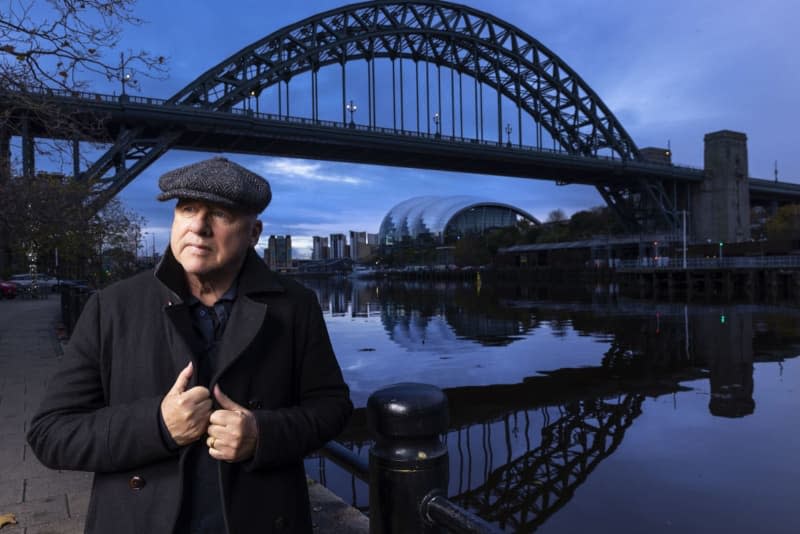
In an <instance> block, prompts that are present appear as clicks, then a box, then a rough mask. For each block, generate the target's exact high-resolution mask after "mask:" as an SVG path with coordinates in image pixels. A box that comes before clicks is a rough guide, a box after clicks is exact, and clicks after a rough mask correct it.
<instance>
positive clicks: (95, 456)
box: [28, 250, 352, 534]
mask: <svg viewBox="0 0 800 534" xmlns="http://www.w3.org/2000/svg"><path fill="white" fill-rule="evenodd" d="M188 295H189V293H188V288H187V286H186V282H185V277H184V272H183V269H182V267H181V266H180V264H179V263H178V262H177V261H176V260H175V258H174V256H172V254H171V253H170V252H169V251H167V253H166V255H165V258H164V260H163V261H162V262H161V264H160V265H159V267H158V269H157V270H156V273H155V276H153V272H147V273H142V274H139V275H136V276H134V277H132V278H130V279H128V280H125V281H122V282H119V283H117V284H114V285H112V286H109V287H108V288H106V289H104V290H102V291H98V292H96V293H95V294H94V295H93V296H92V297H91V298H90V299H89V301H88V303H87V304H86V307H85V308H84V311H83V313H82V314H81V317H80V319H79V321H78V324H77V325H76V328H75V331H74V332H73V334H72V337H71V338H70V341H69V344H68V345H67V347H66V350H65V353H64V357H63V359H62V362H61V365H60V367H59V370H58V371H57V373H56V374H55V375H54V376H53V378H52V379H51V380H50V382H49V386H48V388H47V393H46V394H45V397H44V399H43V401H42V404H41V407H40V409H39V411H38V413H37V414H36V415H35V416H34V418H33V419H32V421H31V427H30V430H29V432H28V442H29V443H30V445H31V448H32V450H33V451H34V453H35V454H36V456H37V457H38V458H39V459H40V460H41V461H42V463H44V464H45V465H47V466H48V467H51V468H54V469H76V470H83V471H93V472H95V477H94V485H93V489H92V497H91V502H90V505H89V510H88V513H87V520H86V531H87V532H93V533H94V532H96V533H101V534H106V533H109V532H113V533H114V534H124V533H131V534H133V533H137V534H139V533H148V534H159V533H164V534H169V533H172V532H173V529H174V528H175V523H176V520H177V518H178V514H179V511H180V507H181V496H182V495H183V493H184V492H183V488H182V484H183V480H184V461H185V458H186V455H187V452H188V449H189V447H205V444H204V440H200V441H198V442H195V443H194V444H192V445H189V446H187V447H182V448H181V449H180V450H178V451H177V452H174V451H172V450H170V448H169V447H168V446H167V444H166V443H164V441H163V438H162V434H161V431H160V428H159V427H160V424H161V423H160V407H161V401H162V399H163V397H164V395H165V394H166V393H167V391H168V390H169V389H170V388H171V387H172V384H173V383H174V382H175V378H176V377H177V376H178V373H179V372H180V370H181V369H183V368H184V367H185V366H186V365H187V364H188V363H189V361H190V359H194V358H195V356H194V354H195V351H196V350H197V348H198V347H197V345H198V343H199V340H198V339H197V338H196V334H194V331H193V329H192V324H191V317H190V312H189V308H188V306H187V305H186V304H185V300H186V298H187V297H188ZM194 368H195V369H197V368H198V366H197V363H196V362H195V365H194ZM192 380H193V382H192V383H191V384H190V386H189V387H192V386H194V385H196V373H195V375H194V376H193V377H192ZM217 383H218V384H219V385H220V388H221V389H222V391H224V392H225V393H227V395H228V396H229V397H230V398H231V399H233V400H234V401H235V402H237V403H238V404H240V405H242V406H245V407H247V408H248V409H249V410H251V411H252V412H253V414H254V415H255V417H256V420H257V423H258V433H259V436H258V447H257V450H256V452H255V455H254V457H253V458H252V459H250V460H247V461H244V462H241V463H227V462H220V463H219V481H220V485H221V488H222V492H221V493H222V500H223V510H224V516H225V521H226V524H227V526H228V532H229V533H230V534H240V533H242V534H246V533H256V532H257V533H259V534H261V533H269V532H311V522H310V521H311V520H310V511H309V503H308V490H307V484H306V479H305V472H304V469H303V457H304V456H306V455H307V454H309V453H310V452H312V451H314V450H316V449H318V448H320V447H321V446H322V445H323V444H324V443H325V442H327V441H329V440H331V439H333V438H334V437H335V436H336V435H337V434H338V433H339V432H340V431H341V430H342V428H343V427H344V425H345V423H346V422H347V419H348V417H349V415H350V413H351V411H352V404H351V403H350V399H349V392H348V388H347V386H346V385H345V383H344V381H343V379H342V374H341V371H340V369H339V365H338V363H337V361H336V358H335V356H334V353H333V349H332V347H331V343H330V340H329V338H328V333H327V329H326V327H325V323H324V321H323V318H322V312H321V310H320V307H319V304H318V302H317V299H316V296H315V295H314V294H313V293H312V292H311V291H310V290H308V289H306V288H304V287H303V286H301V285H300V284H298V283H296V282H294V281H292V280H291V279H288V278H285V277H281V276H279V275H277V274H275V273H273V272H271V271H270V270H269V269H268V268H267V267H266V265H264V262H263V261H262V260H261V259H260V258H259V257H258V255H257V254H256V253H255V251H254V250H250V251H249V252H248V256H247V259H246V260H245V264H244V266H243V268H242V272H241V274H240V277H239V285H238V291H237V298H236V301H235V303H234V305H233V308H232V310H231V315H230V318H229V319H228V323H227V326H226V328H225V332H224V334H223V337H222V340H221V341H220V345H219V354H218V363H217V372H216V374H215V375H214V376H213V377H212V379H211V386H212V388H213V385H214V384H217Z"/></svg>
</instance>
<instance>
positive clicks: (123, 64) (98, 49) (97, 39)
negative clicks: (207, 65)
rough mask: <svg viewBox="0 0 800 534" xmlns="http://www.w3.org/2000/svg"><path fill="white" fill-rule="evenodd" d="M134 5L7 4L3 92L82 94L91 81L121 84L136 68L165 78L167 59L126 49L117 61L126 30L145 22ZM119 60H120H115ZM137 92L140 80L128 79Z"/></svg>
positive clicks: (2, 25)
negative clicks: (105, 80) (132, 69)
mask: <svg viewBox="0 0 800 534" xmlns="http://www.w3.org/2000/svg"><path fill="white" fill-rule="evenodd" d="M135 3H136V2H135V0H8V1H7V2H4V4H5V7H4V8H2V12H1V13H0V15H1V17H2V18H0V87H3V88H5V89H10V90H15V91H29V90H37V89H48V88H50V89H53V88H58V89H65V90H81V89H85V88H87V87H88V86H89V84H90V83H91V80H92V78H96V77H98V76H99V77H104V78H106V79H108V80H112V79H118V78H119V77H120V76H124V75H125V73H126V72H127V71H128V70H129V69H131V68H133V67H137V68H139V69H141V71H142V72H143V73H145V74H148V73H155V74H156V75H158V74H163V73H164V72H165V58H164V57H163V56H154V55H152V54H150V53H149V52H147V51H141V50H140V51H132V50H128V51H127V54H126V55H122V56H117V55H116V54H117V52H118V51H117V50H116V48H117V46H118V44H119V39H120V36H121V33H122V30H123V28H124V27H125V26H138V25H140V24H142V20H141V19H139V18H138V17H136V16H135V15H134V13H133V7H134V5H135ZM118 58H121V61H117V60H118ZM126 83H127V84H128V85H129V86H130V87H132V88H135V87H136V83H137V81H136V79H129V80H126Z"/></svg>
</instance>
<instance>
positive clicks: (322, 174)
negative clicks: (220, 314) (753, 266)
mask: <svg viewBox="0 0 800 534" xmlns="http://www.w3.org/2000/svg"><path fill="white" fill-rule="evenodd" d="M464 3H465V4H466V5H468V6H470V7H474V8H476V9H479V10H482V11H486V12H489V13H491V14H493V15H494V16H496V17H498V18H500V19H503V20H505V21H512V22H513V23H514V25H516V26H517V27H518V28H519V29H521V30H522V31H524V32H526V33H528V34H529V35H531V36H533V37H534V38H535V39H537V40H538V41H539V42H540V43H542V44H543V45H544V46H545V47H547V48H549V49H550V50H551V51H553V52H554V53H555V54H556V55H558V56H559V57H560V58H561V59H562V60H563V61H564V62H566V63H567V64H568V65H569V66H570V67H572V69H574V70H575V71H576V72H577V73H578V74H579V75H580V76H581V78H582V79H583V80H584V81H585V82H586V83H587V84H588V85H589V86H590V87H591V88H592V89H593V90H594V91H595V93H596V94H598V95H599V97H600V98H601V99H602V100H603V101H604V102H605V103H606V104H607V106H608V107H609V108H610V109H611V111H612V112H613V113H614V114H615V115H616V117H617V118H618V119H619V121H620V122H621V123H622V125H623V127H624V128H625V129H626V130H627V132H628V133H629V134H630V135H631V136H632V138H633V139H634V141H635V142H636V144H637V146H639V147H647V146H659V147H666V146H667V144H668V143H669V145H670V147H671V149H672V153H673V162H674V163H677V164H682V165H690V166H695V167H702V166H703V136H704V135H705V134H706V133H709V132H714V131H718V130H723V129H728V130H735V131H739V132H744V133H745V134H746V135H747V138H748V148H749V167H750V169H749V171H750V176H752V177H757V178H768V179H773V178H774V170H775V166H776V162H777V168H778V176H779V179H780V180H781V181H787V182H794V183H800V155H798V151H797V150H796V145H797V140H796V139H797V138H796V123H797V121H798V118H800V116H798V115H799V112H798V107H797V105H796V103H797V101H798V95H800V68H798V60H797V53H798V51H800V50H799V48H800V47H798V45H797V40H796V39H795V38H794V35H795V32H796V26H797V21H798V20H800V2H796V1H794V0H762V1H760V2H752V1H749V0H672V1H670V2H663V1H656V0H641V1H639V2H630V1H628V0H606V1H602V2H601V1H591V0H466V1H465V2H464ZM345 4H346V2H339V1H335V0H303V1H297V2H275V1H264V0H260V1H255V0H252V1H251V0H243V1H236V0H231V1H229V2H227V3H225V4H224V6H223V5H222V4H221V3H217V2H205V1H202V2H201V1H198V0H193V1H188V0H170V1H169V2H164V1H163V0H140V1H139V2H138V3H137V6H136V14H137V15H138V16H140V17H141V18H143V19H144V20H145V21H147V22H146V23H145V24H144V25H143V26H140V27H137V28H132V29H128V30H126V32H125V34H124V36H123V42H122V46H123V47H124V48H127V49H147V50H150V51H152V52H153V53H155V54H159V55H165V56H167V57H168V58H169V75H168V77H167V78H166V79H160V80H156V79H147V78H146V77H144V76H141V75H139V74H136V73H134V74H135V75H137V81H138V83H139V85H140V90H139V94H141V95H145V96H151V97H159V98H168V97H170V96H172V95H173V94H174V93H176V92H177V91H178V90H180V89H181V88H182V87H184V86H185V85H187V84H189V83H190V82H191V81H192V80H194V79H195V78H196V77H198V76H199V75H200V74H202V73H203V72H205V71H206V70H207V69H209V68H210V67H212V66H214V65H216V64H217V63H219V62H220V61H222V60H223V59H225V58H226V57H228V56H230V55H232V54H234V53H235V52H237V51H238V50H240V49H241V48H244V47H245V46H247V45H249V44H250V43H252V42H254V41H257V40H259V39H260V38H262V37H264V36H266V35H268V34H270V33H272V32H274V31H276V30H279V29H280V28H282V27H284V26H286V25H288V24H291V23H293V22H296V21H299V20H301V19H304V18H306V17H309V16H312V15H315V14H317V13H321V12H323V11H326V10H329V9H334V8H337V7H340V6H343V5H345ZM320 80H321V82H320V83H321V94H323V95H326V94H327V93H332V92H334V91H336V92H338V91H339V86H338V84H339V83H340V82H339V78H338V77H337V76H329V77H326V76H321V77H320ZM379 83H380V82H379ZM93 89H94V90H96V91H97V92H107V93H111V92H112V91H118V89H119V87H118V83H116V82H113V81H112V82H111V83H108V84H106V83H105V82H103V83H99V84H97V85H96V86H95V87H94V88H93ZM365 100H366V97H365V98H364V100H362V102H364V101H365ZM364 104H365V102H364ZM365 108H366V106H365V105H364V106H363V108H362V110H361V111H360V112H358V113H357V115H356V120H357V121H359V118H360V119H361V120H362V121H363V122H366V112H365ZM293 111H294V110H293ZM293 114H294V113H293ZM298 114H299V111H298ZM203 157H204V155H203V154H198V153H189V152H180V151H175V150H172V151H169V152H168V153H167V154H166V155H164V156H162V157H161V158H160V159H159V160H157V162H155V163H154V164H153V165H151V166H150V167H149V168H148V169H147V170H146V171H145V172H144V173H143V174H141V175H140V176H139V177H138V178H137V179H136V180H135V181H134V182H133V183H132V184H130V185H129V186H127V187H126V189H125V190H123V192H122V193H121V194H120V198H121V199H122V200H123V202H124V203H125V204H126V206H127V207H128V208H130V209H132V210H134V211H136V212H137V213H139V214H141V215H142V216H144V217H145V218H146V219H147V221H148V222H147V225H146V227H145V231H146V232H148V236H149V237H148V236H146V237H145V238H146V239H147V241H148V246H152V245H151V244H152V242H153V241H154V242H155V246H156V248H157V249H159V250H161V249H163V247H165V246H166V243H167V240H168V231H169V224H170V218H171V205H169V204H162V203H158V202H156V201H155V200H154V199H155V196H156V195H157V193H158V187H157V181H158V177H159V176H160V175H161V174H163V173H164V172H166V171H167V170H170V169H173V168H175V167H177V166H180V165H184V164H187V163H191V162H193V161H197V160H199V159H202V158H203ZM228 157H229V158H231V159H233V160H234V161H237V162H239V163H241V164H243V165H245V166H246V167H248V168H250V169H252V170H254V171H256V172H259V173H261V174H263V175H264V176H265V177H267V178H268V180H269V181H270V183H271V186H272V189H273V201H272V204H271V205H270V207H269V208H267V210H266V211H265V212H264V213H263V214H262V217H261V218H262V221H263V222H264V234H263V239H262V241H261V243H260V244H259V247H257V248H258V249H261V248H263V246H265V244H266V238H267V237H268V236H269V235H270V234H290V235H292V240H293V245H294V247H295V254H296V256H297V255H299V256H307V255H308V254H309V251H310V244H311V236H313V235H328V234H331V233H340V232H341V233H347V232H348V231H350V230H357V231H368V232H372V233H377V231H378V227H379V226H380V222H381V220H382V218H383V217H384V215H385V214H386V213H387V212H388V211H389V210H390V209H391V208H392V207H393V206H394V205H396V204H398V203H400V202H401V201H403V200H406V199H408V198H411V197H413V196H419V195H455V194H467V195H474V196H478V197H481V198H484V199H486V200H489V201H496V202H505V203H509V204H513V205H515V206H517V207H519V208H521V209H523V210H525V211H527V212H529V213H531V214H533V215H534V216H536V217H538V218H540V219H545V218H546V216H547V214H548V213H549V212H550V211H552V210H555V209H561V210H563V211H564V212H566V213H567V214H568V215H571V214H572V213H574V212H576V211H579V210H581V209H587V208H591V207H593V206H599V205H602V204H603V201H602V199H601V197H600V196H599V194H598V193H597V192H596V190H595V189H594V188H592V187H587V186H576V185H572V186H557V185H555V184H553V183H551V182H547V181H539V180H524V179H515V178H503V177H491V176H478V175H465V174H458V173H447V172H435V171H427V170H418V169H400V168H392V167H380V166H370V165H357V164H346V163H336V162H325V161H313V160H303V159H287V158H276V157H269V156H260V157H254V156H241V155H235V154H229V155H228ZM259 252H260V250H259Z"/></svg>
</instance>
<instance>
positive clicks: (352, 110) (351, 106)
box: [344, 100, 358, 128]
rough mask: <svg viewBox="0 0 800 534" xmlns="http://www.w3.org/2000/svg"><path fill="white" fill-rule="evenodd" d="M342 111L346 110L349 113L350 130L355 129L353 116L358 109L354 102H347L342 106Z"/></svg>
mask: <svg viewBox="0 0 800 534" xmlns="http://www.w3.org/2000/svg"><path fill="white" fill-rule="evenodd" d="M344 109H346V110H347V111H348V113H350V128H355V127H356V123H355V122H354V120H353V116H354V115H355V113H356V110H357V109H358V106H356V103H355V102H353V101H352V100H350V102H348V103H347V104H346V105H345V106H344Z"/></svg>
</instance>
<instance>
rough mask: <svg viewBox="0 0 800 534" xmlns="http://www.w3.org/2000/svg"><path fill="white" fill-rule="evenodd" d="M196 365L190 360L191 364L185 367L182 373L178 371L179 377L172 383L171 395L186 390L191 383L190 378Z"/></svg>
mask: <svg viewBox="0 0 800 534" xmlns="http://www.w3.org/2000/svg"><path fill="white" fill-rule="evenodd" d="M193 370H194V367H193V366H192V362H189V365H187V366H186V367H184V368H183V369H182V370H181V372H180V373H178V378H176V379H175V383H174V384H172V388H171V389H170V390H169V395H179V394H181V393H183V392H184V391H186V386H188V385H189V379H191V378H192V372H193Z"/></svg>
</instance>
